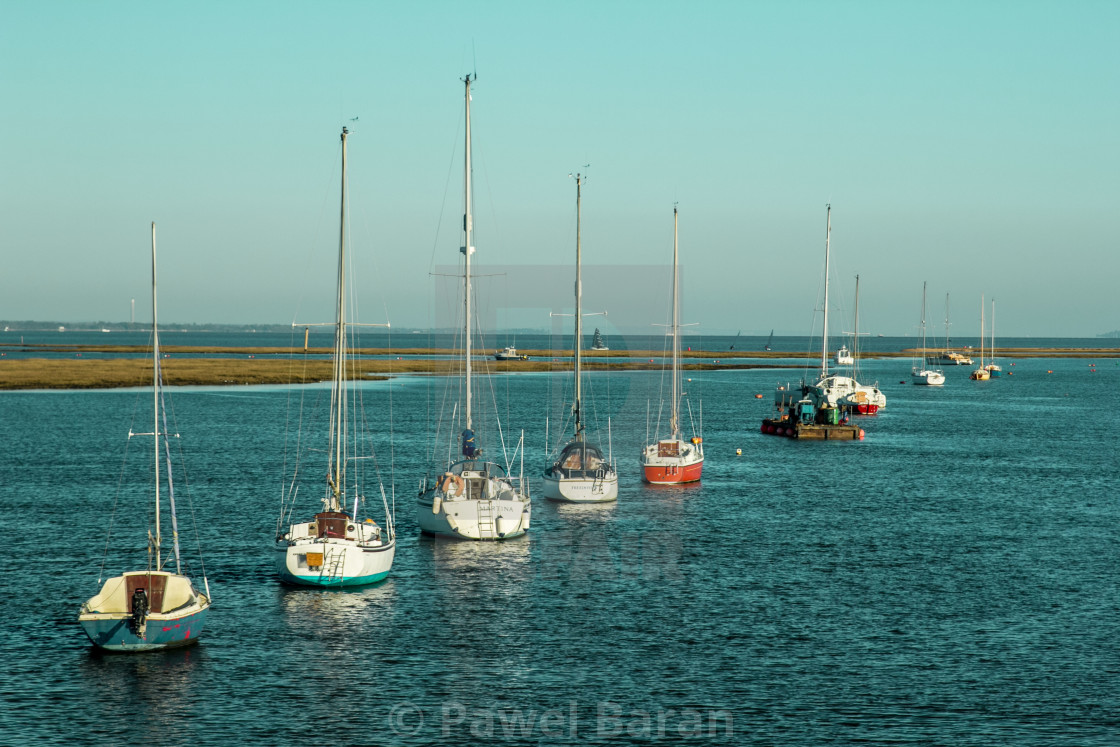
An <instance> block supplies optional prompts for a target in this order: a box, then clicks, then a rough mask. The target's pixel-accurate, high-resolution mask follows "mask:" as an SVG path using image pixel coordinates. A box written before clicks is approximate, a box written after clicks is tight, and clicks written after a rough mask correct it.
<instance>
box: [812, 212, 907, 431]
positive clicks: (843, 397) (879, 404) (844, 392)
mask: <svg viewBox="0 0 1120 747" xmlns="http://www.w3.org/2000/svg"><path fill="white" fill-rule="evenodd" d="M826 211H827V216H826V227H825V239H824V319H823V321H822V325H821V370H820V375H819V376H818V378H817V381H816V383H815V384H806V383H804V382H802V386H801V389H802V394H804V395H806V396H808V397H809V398H810V400H811V401H812V403H813V405H814V406H815V407H817V408H822V407H836V408H840V409H844V410H851V411H857V412H864V413H871V412H877V411H878V410H880V409H882V408H884V407H886V406H887V396H886V395H885V394H883V393H882V392H881V391H879V387H878V386H877V385H876V386H867V385H864V384H860V383H859V382H858V381H856V380H855V378H854V377H852V376H838V375H833V374H830V373H829V372H828V274H829V246H830V242H831V239H832V206H831V205H828V206H826ZM853 373H854V372H853Z"/></svg>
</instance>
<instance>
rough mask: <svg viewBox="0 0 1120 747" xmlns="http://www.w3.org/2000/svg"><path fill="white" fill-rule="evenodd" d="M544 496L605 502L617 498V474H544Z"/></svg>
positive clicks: (565, 500)
mask: <svg viewBox="0 0 1120 747" xmlns="http://www.w3.org/2000/svg"><path fill="white" fill-rule="evenodd" d="M543 492H544V497H545V498H547V499H548V500H550V501H562V502H567V503H607V502H609V501H617V500H618V475H617V474H616V473H615V472H613V471H612V472H610V473H608V474H606V475H604V476H603V477H561V476H558V475H553V474H550V473H547V472H546V473H545V475H544V490H543Z"/></svg>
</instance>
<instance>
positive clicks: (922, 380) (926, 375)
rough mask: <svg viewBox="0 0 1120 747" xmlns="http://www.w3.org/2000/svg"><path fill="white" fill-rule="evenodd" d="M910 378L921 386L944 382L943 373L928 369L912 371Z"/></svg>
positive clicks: (940, 384) (941, 384) (942, 383)
mask: <svg viewBox="0 0 1120 747" xmlns="http://www.w3.org/2000/svg"><path fill="white" fill-rule="evenodd" d="M910 380H911V381H912V382H913V383H915V384H918V385H921V386H943V385H944V384H945V374H943V373H941V372H940V371H931V370H928V369H924V370H921V371H912V372H911V373H910Z"/></svg>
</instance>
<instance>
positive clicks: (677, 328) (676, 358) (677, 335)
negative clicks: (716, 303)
mask: <svg viewBox="0 0 1120 747" xmlns="http://www.w3.org/2000/svg"><path fill="white" fill-rule="evenodd" d="M677 285H678V282H677V206H676V205H673V327H672V330H673V331H672V334H673V406H672V409H671V410H670V415H669V428H670V429H671V430H672V432H673V433H672V436H671V437H672V438H674V439H679V438H680V431H681V427H680V398H681V314H680V304H679V303H678V301H677Z"/></svg>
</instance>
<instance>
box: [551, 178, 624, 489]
mask: <svg viewBox="0 0 1120 747" xmlns="http://www.w3.org/2000/svg"><path fill="white" fill-rule="evenodd" d="M575 179H576V286H575V294H576V313H575V327H576V329H575V340H574V343H573V344H574V347H575V351H574V353H575V355H574V357H575V396H574V397H573V399H572V415H573V417H574V419H575V433H574V434H573V435H572V438H571V440H570V441H568V443H567V444H565V445H564V448H563V449H561V450H560V455H559V456H558V457H557V458H556V461H554V462H553V463H552V465H551V466H550V467H548V469H546V470H545V471H544V497H545V498H548V499H551V500H554V501H569V502H572V503H592V502H594V503H601V502H605V501H614V500H618V472H617V471H616V470H615V466H614V464H613V463H612V460H611V458H610V457H611V455H609V454H608V455H607V456H604V455H603V450H602V449H601V448H599V447H598V446H597V445H596V444H594V443H592V442H590V441H588V440H587V434H586V433H585V425H584V422H583V396H582V394H583V386H582V383H583V382H582V380H581V378H582V373H581V370H580V369H581V365H580V364H581V361H582V359H583V356H582V351H581V350H580V348H582V347H583V279H582V277H581V274H580V272H581V266H582V254H581V252H582V250H581V246H580V236H581V234H580V195H581V186H582V184H583V178H582V176H581V175H580V174H576V175H575ZM595 332H596V334H598V332H599V330H595Z"/></svg>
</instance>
